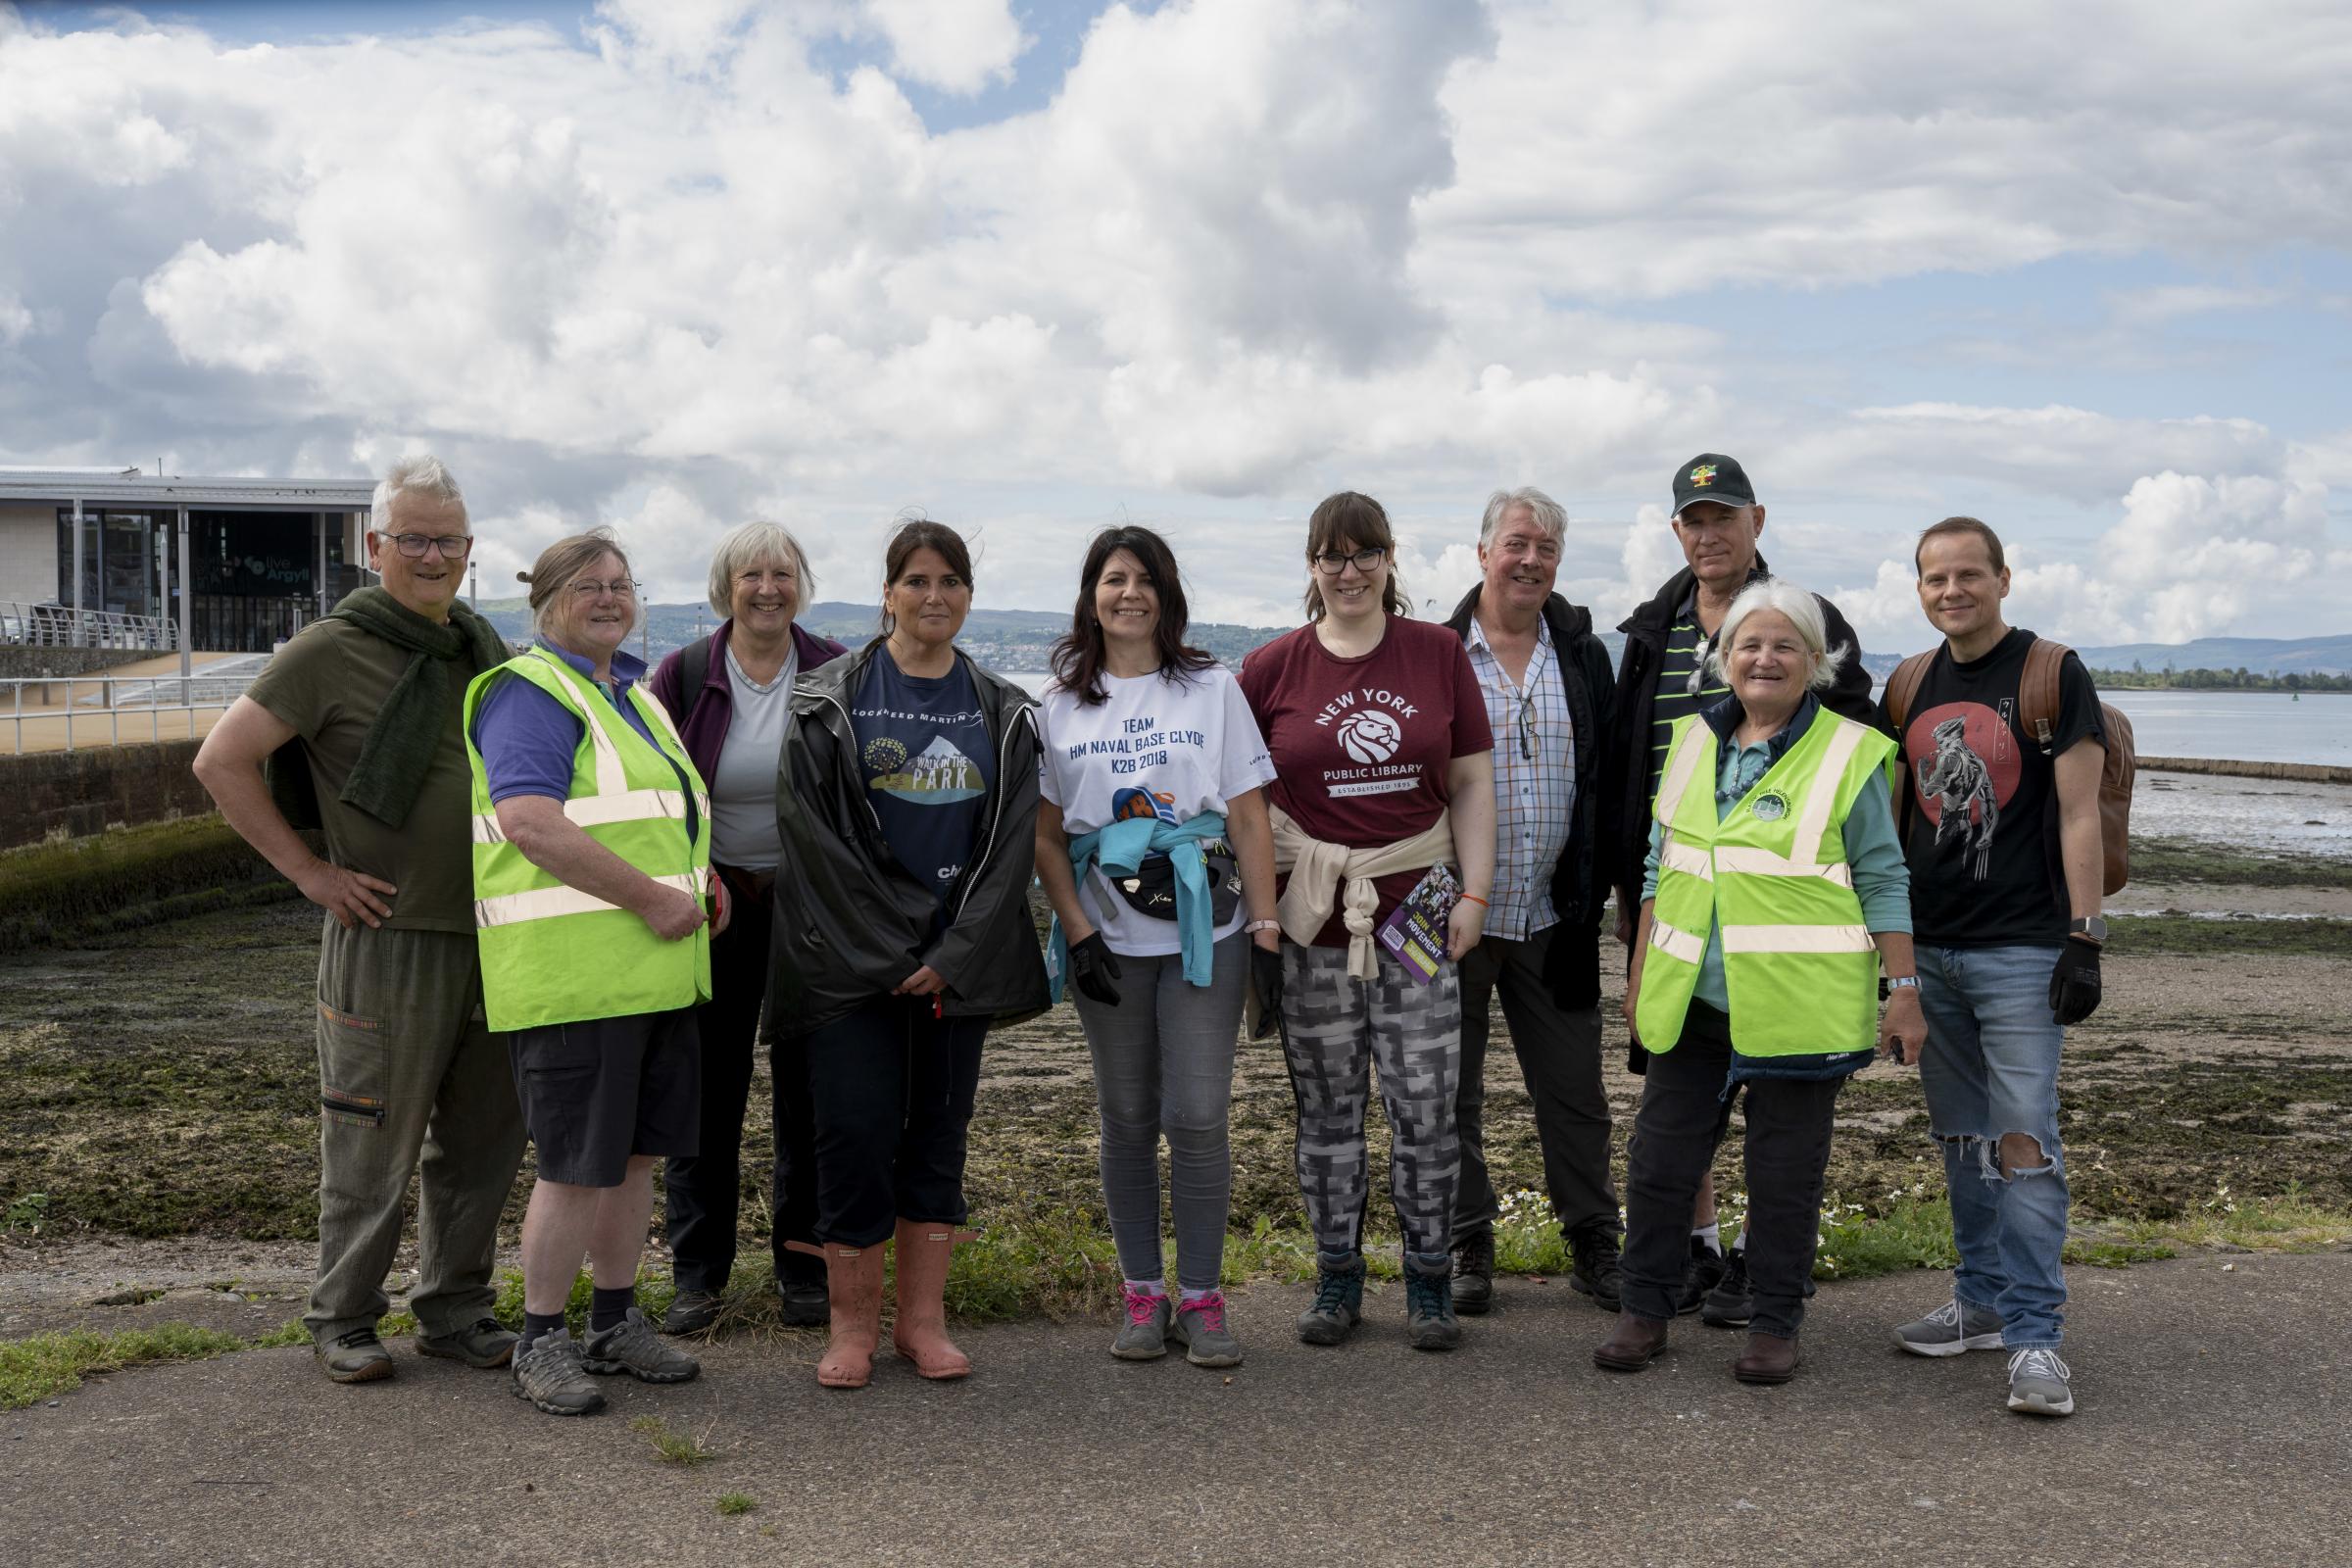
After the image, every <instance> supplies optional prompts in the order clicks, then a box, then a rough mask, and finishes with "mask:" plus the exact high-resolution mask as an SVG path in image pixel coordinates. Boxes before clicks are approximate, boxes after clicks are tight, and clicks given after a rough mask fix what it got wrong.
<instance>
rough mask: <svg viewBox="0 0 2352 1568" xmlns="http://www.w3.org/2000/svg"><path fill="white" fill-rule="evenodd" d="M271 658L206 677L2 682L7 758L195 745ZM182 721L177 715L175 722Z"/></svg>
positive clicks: (0, 715) (230, 665) (0, 718)
mask: <svg viewBox="0 0 2352 1568" xmlns="http://www.w3.org/2000/svg"><path fill="white" fill-rule="evenodd" d="M268 662H269V660H268V659H267V657H266V656H261V655H256V656H254V657H252V658H250V659H239V660H234V661H231V662H227V663H225V664H215V665H213V666H212V667H211V668H209V669H206V670H205V671H203V672H202V673H200V674H194V675H188V676H179V675H73V676H67V675H57V676H36V677H32V678H28V679H21V680H0V724H5V725H6V726H7V735H8V742H9V745H8V750H7V755H14V756H22V755H24V754H25V753H26V752H73V751H82V750H87V749H88V748H91V747H96V746H122V745H125V744H128V745H137V744H140V743H142V742H154V741H175V740H192V739H194V738H195V737H197V736H199V735H202V734H203V733H204V732H205V730H207V729H210V728H211V727H212V726H211V725H210V724H209V723H208V724H205V725H203V726H202V727H199V725H198V722H197V720H198V716H199V715H202V714H209V715H212V716H213V717H215V718H218V717H219V715H220V714H221V713H222V712H224V711H227V709H228V707H229V705H230V704H232V703H234V702H235V701H236V700H237V699H238V698H239V697H241V696H243V695H244V694H245V688H246V687H248V686H250V685H252V684H253V679H254V677H255V676H256V675H259V674H260V673H261V672H262V666H263V665H264V664H266V663H268ZM173 715H176V716H173Z"/></svg>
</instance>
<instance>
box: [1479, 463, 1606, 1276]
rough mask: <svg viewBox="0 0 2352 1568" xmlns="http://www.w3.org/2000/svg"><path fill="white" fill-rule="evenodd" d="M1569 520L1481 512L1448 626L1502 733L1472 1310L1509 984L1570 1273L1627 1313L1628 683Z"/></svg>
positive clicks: (1557, 513) (1501, 498) (1529, 494)
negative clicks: (1618, 1069)
mask: <svg viewBox="0 0 2352 1568" xmlns="http://www.w3.org/2000/svg"><path fill="white" fill-rule="evenodd" d="M1567 528H1568V515H1567V514H1566V513H1565V512H1563V511H1561V510H1560V505H1559V503H1558V502H1556V501H1554V500H1552V499H1551V498H1550V497H1549V496H1547V495H1545V494H1544V492H1543V491H1541V490H1537V489H1533V488H1529V489H1521V490H1497V491H1495V494H1494V496H1493V497H1492V498H1491V499H1490V500H1489V501H1488V502H1487V511H1486V516H1485V518H1484V519H1483V520H1482V522H1481V523H1480V525H1479V535H1478V561H1479V565H1480V567H1481V569H1482V572H1483V580H1482V581H1481V582H1480V584H1479V585H1478V586H1477V587H1476V588H1473V589H1471V590H1470V592H1469V595H1468V596H1467V597H1465V598H1464V599H1463V600H1462V602H1461V604H1460V605H1458V606H1457V607H1455V609H1454V613H1453V616H1452V619H1450V620H1449V621H1448V622H1447V624H1448V625H1449V626H1451V627H1452V628H1453V630H1454V631H1455V632H1457V633H1458V634H1459V635H1460V636H1461V638H1462V641H1463V643H1464V645H1465V646H1466V647H1467V648H1468V650H1469V654H1470V667H1471V669H1472V670H1473V671H1474V672H1475V673H1476V674H1477V676H1478V684H1479V689H1480V690H1481V691H1482V692H1484V693H1485V695H1486V700H1487V717H1488V720H1489V722H1490V723H1491V724H1492V725H1493V726H1494V730H1495V897H1494V904H1493V907H1491V908H1490V909H1489V910H1488V913H1487V927H1486V937H1485V940H1483V941H1482V942H1480V944H1479V945H1478V946H1477V947H1476V948H1473V949H1472V950H1471V951H1470V952H1469V953H1468V954H1466V955H1465V956H1463V958H1462V965H1461V987H1462V1073H1461V1090H1460V1093H1459V1096H1458V1097H1457V1099H1456V1101H1455V1106H1454V1113H1455V1121H1456V1126H1457V1128H1458V1131H1459V1133H1460V1137H1461V1146H1462V1175H1461V1185H1460V1188H1459V1189H1458V1191H1457V1193H1456V1196H1455V1200H1454V1210H1453V1257H1454V1264H1453V1274H1454V1279H1453V1305H1454V1310H1456V1311H1457V1312H1469V1313H1478V1312H1485V1311H1487V1310H1489V1309H1490V1308H1491V1307H1492V1306H1493V1304H1494V1300H1495V1284H1494V1275H1495V1218H1496V1216H1497V1215H1498V1213H1499V1212H1500V1205H1499V1203H1498V1202H1497V1201H1496V1198H1495V1185H1494V1182H1493V1180H1492V1179H1491V1178H1490V1177H1489V1175H1488V1172H1487V1158H1486V1147H1485V1139H1484V1136H1483V1132H1484V1129H1483V1127H1482V1125H1481V1118H1482V1112H1483V1111H1484V1109H1485V1105H1486V1072H1485V1068H1486V1056H1487V1034H1488V1012H1489V1008H1490V1004H1491V1001H1492V999H1493V998H1494V996H1495V993H1497V992H1499V993H1500V994H1501V997H1502V1011H1503V1016H1504V1018H1505V1019H1507V1020H1508V1021H1509V1023H1510V1029H1511V1044H1512V1046H1513V1047H1514V1048H1515V1049H1516V1050H1517V1052H1518V1054H1519V1071H1520V1073H1521V1075H1522V1076H1523V1077H1525V1079H1526V1080H1527V1093H1528V1097H1529V1099H1531V1100H1532V1101H1534V1103H1535V1108H1536V1135H1537V1137H1538V1138H1539V1139H1540V1140H1541V1141H1542V1144H1543V1147H1544V1189H1545V1190H1546V1191H1547V1192H1548V1193H1549V1194H1550V1197H1551V1204H1552V1209H1553V1211H1554V1213H1556V1214H1557V1215H1558V1217H1559V1221H1560V1228H1561V1230H1562V1231H1563V1232H1564V1233H1565V1234H1566V1236H1567V1238H1568V1246H1569V1250H1570V1251H1571V1252H1572V1253H1573V1254H1574V1256H1575V1259H1576V1267H1575V1271H1574V1272H1573V1273H1572V1274H1571V1275H1570V1277H1569V1283H1570V1284H1571V1285H1572V1286H1574V1287H1575V1288H1576V1289H1577V1290H1579V1291H1581V1292H1583V1293H1584V1294H1586V1295H1588V1296H1590V1297H1592V1298H1593V1303H1594V1304H1595V1305H1597V1306H1600V1307H1602V1308H1604V1309H1605V1310H1607V1311H1611V1312H1614V1311H1616V1310H1617V1284H1618V1277H1619V1270H1618V1263H1617V1250H1618V1238H1619V1234H1620V1233H1619V1228H1618V1217H1617V1191H1616V1189H1615V1187H1613V1186H1612V1185H1611V1184H1610V1181H1609V1101H1608V1096H1607V1095H1606V1094H1605V1093H1604V1092H1603V1090H1602V1088H1601V1082H1600V958H1599V946H1598V942H1599V938H1598V927H1599V924H1600V908H1601V905H1602V904H1603V903H1604V902H1605V901H1606V900H1607V898H1608V876H1607V870H1608V866H1607V861H1606V858H1605V857H1596V856H1595V854H1594V853H1593V852H1594V847H1595V841H1596V837H1597V835H1596V827H1595V824H1596V819H1597V811H1598V808H1599V804H1600V796H1601V794H1602V790H1601V786H1600V780H1601V776H1602V773H1603V771H1604V769H1603V765H1602V764H1603V761H1604V756H1603V754H1604V750H1605V748H1606V747H1607V746H1608V744H1609V741H1608V736H1609V733H1610V730H1611V728H1612V727H1613V725H1614V724H1615V722H1616V682H1615V679H1614V677H1613V675H1612V674H1611V671H1610V667H1609V656H1608V651H1607V650H1606V649H1605V648H1603V647H1602V646H1601V643H1600V640H1599V639H1598V638H1597V637H1594V636H1593V616H1592V614H1591V613H1590V612H1588V611H1586V610H1585V609H1584V608H1583V607H1581V606H1578V605H1572V604H1570V603H1568V601H1567V600H1565V599H1563V598H1561V597H1560V596H1559V595H1557V594H1555V593H1553V592H1552V581H1553V579H1554V578H1555V577H1556V576H1557V575H1558V572H1559V565H1560V546H1561V541H1562V538H1563V536H1564V535H1565V534H1566V532H1567Z"/></svg>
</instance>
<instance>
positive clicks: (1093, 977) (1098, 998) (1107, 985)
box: [1070, 931, 1119, 1007]
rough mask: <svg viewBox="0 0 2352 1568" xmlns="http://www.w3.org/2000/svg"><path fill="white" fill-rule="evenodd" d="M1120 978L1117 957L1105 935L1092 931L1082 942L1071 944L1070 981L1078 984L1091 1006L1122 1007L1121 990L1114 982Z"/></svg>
mask: <svg viewBox="0 0 2352 1568" xmlns="http://www.w3.org/2000/svg"><path fill="white" fill-rule="evenodd" d="M1118 977H1119V958H1118V955H1117V954H1114V953H1112V952H1111V951H1110V944H1109V943H1107V942H1105V941H1103V933H1102V932H1100V931H1090V932H1088V933H1087V934H1086V937H1085V939H1084V940H1083V941H1078V942H1073V943H1071V944H1070V978H1071V979H1072V980H1075V981H1076V982H1077V983H1078V989H1079V990H1081V991H1083V992H1085V993H1086V995H1087V1000H1089V1001H1090V1002H1100V1003H1101V1004H1103V1005H1104V1006H1105V1007H1115V1006H1117V1005H1119V988H1118V987H1117V986H1115V985H1113V984H1111V982H1112V981H1114V980H1116V979H1118Z"/></svg>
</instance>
